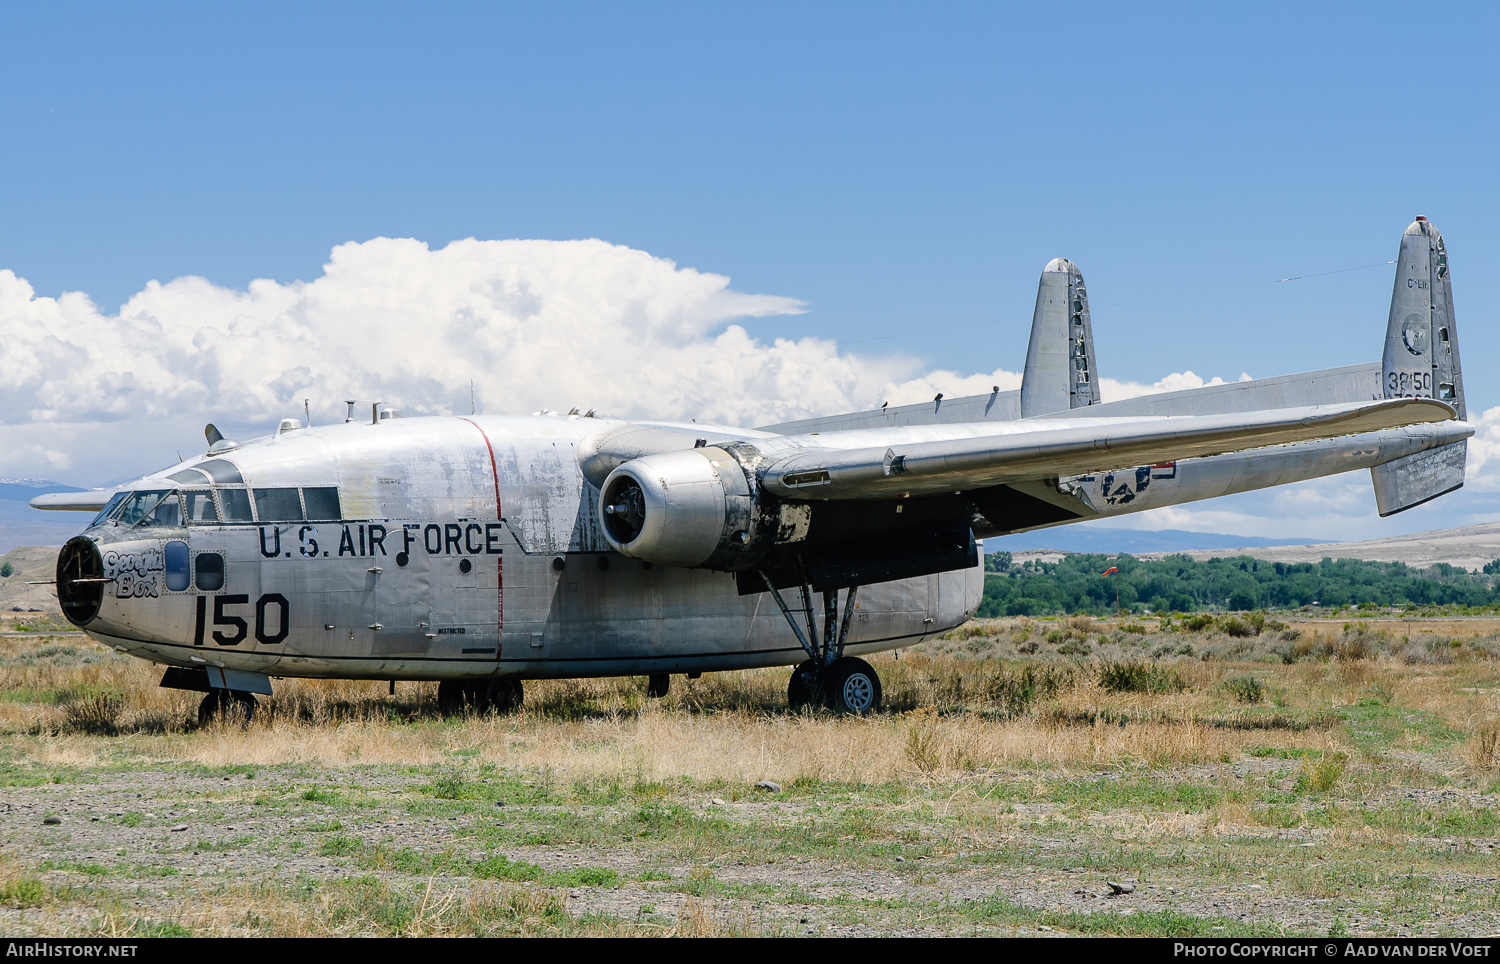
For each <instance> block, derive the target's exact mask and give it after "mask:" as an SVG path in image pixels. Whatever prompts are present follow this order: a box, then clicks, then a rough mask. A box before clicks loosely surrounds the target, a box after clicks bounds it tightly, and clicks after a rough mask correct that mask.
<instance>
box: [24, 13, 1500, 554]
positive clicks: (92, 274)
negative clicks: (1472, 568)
mask: <svg viewBox="0 0 1500 964" xmlns="http://www.w3.org/2000/svg"><path fill="white" fill-rule="evenodd" d="M1497 19H1500V17H1497V14H1496V12H1495V8H1493V7H1487V6H1477V5H1476V6H1467V7H1465V6H1455V7H1445V8H1443V9H1442V10H1441V12H1438V11H1425V10H1421V9H1419V8H1413V7H1411V6H1409V5H1401V6H1398V5H1394V4H1391V5H1371V4H1360V5H1325V6H1318V7H1313V8H1311V9H1309V8H1308V7H1307V6H1306V5H1293V4H1285V5H1255V6H1253V7H1236V8H1232V9H1231V8H1229V7H1227V5H1181V6H1174V5H1158V6H1152V7H1147V8H1144V9H1139V8H1126V7H1122V6H1115V5H1098V6H1090V5H1086V4H1085V5H1068V6H1066V7H1056V6H1046V5H1035V4H1033V5H1026V6H1015V7H1007V6H1000V5H993V4H985V5H958V4H950V5H943V6H934V5H920V6H919V5H911V6H894V5H880V4H869V3H862V4H850V5H822V6H811V5H806V4H797V5H784V6H775V5H769V4H761V5H755V6H754V7H753V8H747V7H730V6H728V5H723V6H717V7H711V6H708V5H702V4H683V5H669V4H652V5H643V6H639V7H624V6H621V5H603V4H600V5H571V6H564V5H537V4H527V5H520V6H511V7H508V6H503V5H498V4H484V5H476V6H466V5H453V4H450V5H444V6H441V7H433V6H416V5H412V6H389V5H385V6H383V5H378V4H360V5H339V4H320V5H307V4H297V5H279V6H278V5H274V4H261V5H256V6H254V7H252V8H244V9H241V10H229V9H227V8H222V7H219V6H206V5H180V6H173V5H143V6H132V7H128V8H126V7H119V6H113V5H109V6H106V5H93V6H91V5H77V6H71V7H67V8H59V7H55V6H36V7H14V8H10V9H8V10H7V15H6V30H5V34H4V38H3V40H0V44H3V45H4V47H3V49H4V56H0V109H3V126H0V130H3V131H4V133H3V141H0V145H3V150H0V270H3V269H8V270H9V271H11V272H14V274H15V275H16V276H18V277H19V278H21V279H25V281H26V282H28V283H29V284H30V285H31V287H32V289H33V291H34V296H35V297H36V298H56V297H58V296H60V295H62V294H63V293H64V292H82V293H84V294H86V295H87V296H88V297H89V298H90V299H91V300H92V302H93V303H94V304H95V305H96V306H97V307H98V309H99V312H100V314H101V315H102V316H107V317H113V316H114V315H115V314H116V313H118V312H119V311H120V308H121V306H122V304H124V303H126V302H127V300H129V299H131V298H132V297H134V296H136V295H137V294H138V293H140V292H142V291H143V290H144V289H145V288H146V286H147V283H148V282H150V281H152V280H157V281H160V282H162V283H164V284H165V283H167V282H170V281H171V280H172V279H176V278H182V277H185V276H196V277H201V278H204V279H206V280H207V282H209V283H210V284H211V285H213V286H215V288H219V289H227V290H230V291H236V290H243V289H245V288H246V287H247V285H249V284H250V282H251V281H252V280H254V279H259V278H264V279H272V280H274V281H275V282H277V283H279V284H281V285H290V284H292V283H293V282H296V281H299V280H300V281H305V282H313V281H315V280H316V279H318V278H319V277H321V276H322V275H323V272H324V265H325V264H327V263H329V261H330V252H332V251H333V249H334V248H335V247H336V246H338V245H342V244H346V243H348V242H368V241H370V240H371V239H375V238H381V237H385V238H415V239H418V240H420V241H423V242H426V243H427V244H428V245H429V246H430V248H432V249H434V250H436V249H440V248H442V247H443V246H445V245H447V244H448V243H449V242H452V241H455V240H460V239H464V238H470V237H472V238H477V239H481V240H489V239H494V240H502V239H539V240H550V241H566V240H578V239H589V238H598V239H602V240H604V241H607V242H609V243H611V244H613V245H621V246H625V247H628V248H631V249H635V250H637V251H641V252H646V253H649V254H650V255H651V256H653V257H654V258H657V259H667V260H669V261H671V262H675V264H676V265H678V266H680V267H682V268H693V269H697V270H698V271H700V272H708V273H713V274H716V275H723V276H727V277H728V278H729V279H730V280H729V285H730V287H731V288H732V290H734V291H738V292H746V293H752V294H764V295H770V296H777V297H780V298H783V299H796V300H797V301H800V302H802V303H804V305H805V310H804V311H802V312H801V313H784V312H768V313H765V314H762V315H760V316H758V317H757V316H748V317H743V318H740V319H739V320H737V321H734V323H737V324H740V325H742V326H743V328H744V329H745V331H746V332H747V334H748V336H749V337H750V338H752V339H755V340H757V341H758V342H760V343H764V344H766V345H769V344H772V343H774V340H775V339H777V338H789V339H804V338H809V337H811V338H815V339H825V340H832V341H836V342H837V346H838V348H837V352H838V353H839V354H841V355H847V354H849V353H853V354H858V355H864V356H869V357H872V358H875V359H876V361H877V362H878V364H876V363H874V362H872V364H874V365H875V367H876V368H879V367H880V366H881V365H886V366H887V368H889V370H890V372H895V374H889V372H887V374H889V377H888V378H886V382H889V383H891V384H897V383H901V382H903V381H909V380H910V379H911V378H913V377H916V376H918V375H921V374H922V373H927V372H952V373H955V374H956V375H959V376H968V375H974V374H976V373H988V372H991V371H993V370H995V369H997V368H1002V367H1003V368H1008V369H1011V370H1018V369H1019V367H1020V365H1021V361H1022V358H1023V356H1024V352H1025V340H1026V330H1027V325H1028V323H1029V320H1030V313H1031V305H1032V302H1033V300H1034V298H1035V285H1036V277H1037V273H1038V272H1039V271H1040V269H1041V267H1042V265H1044V264H1045V263H1046V262H1047V261H1048V260H1049V259H1051V258H1053V257H1057V256H1065V257H1068V258H1071V259H1073V260H1074V261H1075V262H1077V263H1078V264H1079V265H1080V267H1081V268H1082V270H1083V272H1084V274H1085V276H1086V277H1087V279H1088V281H1089V285H1090V292H1091V295H1092V297H1093V300H1094V305H1093V307H1094V324H1095V338H1096V344H1097V349H1098V355H1099V360H1100V366H1101V369H1102V370H1103V373H1104V374H1105V375H1108V376H1113V377H1115V378H1118V379H1122V380H1129V381H1134V382H1140V383H1145V384H1150V383H1152V382H1154V381H1156V380H1158V379H1161V378H1164V377H1166V376H1169V375H1171V374H1173V373H1180V372H1184V371H1187V370H1191V371H1193V372H1195V373H1197V374H1198V375H1199V376H1202V377H1205V378H1207V377H1210V376H1220V377H1223V378H1226V379H1233V378H1235V377H1237V376H1239V375H1240V373H1241V372H1248V373H1249V374H1251V375H1254V376H1263V375H1271V374H1279V373H1284V372H1289V371H1299V370H1305V369H1311V368H1321V367H1328V366H1332V365H1340V364H1349V363H1354V362H1359V361H1366V360H1372V359H1376V358H1378V357H1379V350H1380V348H1379V346H1380V339H1381V334H1382V330H1383V325H1384V320H1385V314H1386V305H1387V302H1388V300H1389V296H1390V284H1391V269H1390V268H1389V267H1388V266H1386V265H1384V262H1386V261H1389V260H1390V259H1392V258H1394V257H1395V253H1396V248H1397V244H1398V241H1399V237H1400V233H1401V231H1402V229H1403V228H1404V227H1405V226H1406V225H1407V224H1408V223H1409V222H1410V221H1411V219H1412V217H1413V216H1414V215H1416V214H1419V213H1420V214H1425V215H1427V216H1429V217H1430V218H1431V219H1432V220H1433V221H1434V222H1435V223H1436V224H1437V225H1438V227H1439V228H1440V229H1441V230H1442V231H1443V233H1444V235H1445V237H1446V238H1447V239H1448V243H1449V250H1450V253H1451V260H1452V266H1453V278H1454V294H1455V301H1456V305H1457V311H1458V321H1459V329H1460V337H1461V344H1462V349H1463V358H1464V368H1465V373H1466V386H1467V389H1468V393H1469V402H1470V406H1471V409H1472V410H1474V411H1475V412H1476V413H1478V412H1482V411H1484V410H1486V409H1489V408H1492V407H1495V406H1500V381H1497V380H1496V379H1495V378H1493V377H1490V375H1489V373H1490V372H1491V371H1493V370H1494V369H1495V367H1496V366H1495V360H1496V359H1495V355H1496V352H1497V349H1500V344H1497V340H1496V339H1497V336H1496V334H1495V331H1494V326H1493V325H1491V324H1490V323H1489V318H1490V315H1491V313H1492V306H1493V305H1495V304H1496V303H1497V298H1500V274H1497V271H1496V265H1497V264H1500V259H1497V255H1500V231H1497V228H1496V224H1497V219H1496V217H1495V214H1496V211H1495V207H1496V194H1495V186H1494V185H1495V175H1494V171H1495V157H1496V154H1497V151H1496V147H1497V144H1496V140H1497V135H1496V130H1497V124H1496V106H1495V105H1496V103H1497V100H1500V98H1497V94H1500V90H1497V83H1496V67H1495V58H1494V55H1493V51H1494V50H1495V46H1496V40H1497V37H1496V33H1497V31H1496V26H1497ZM1370 265H1377V266H1378V267H1365V266H1370ZM1351 268H1357V269H1360V270H1348V271H1346V270H1343V269H1351ZM1323 272H1338V273H1332V274H1321V276H1319V277H1308V276H1310V275H1320V273H1323ZM1290 276H1303V280H1300V281H1294V282H1284V283H1276V282H1277V279H1279V278H1285V277H1290ZM715 319H716V320H715V322H714V323H715V324H717V325H718V326H719V328H720V329H722V328H723V327H724V326H726V325H728V324H730V323H731V319H728V318H727V317H720V316H715ZM709 334H710V335H711V334H712V332H710V333H709ZM903 365H904V366H905V368H902V366H903ZM891 366H894V367H891ZM881 370H882V371H885V370H886V369H881ZM318 371H320V370H319V369H317V368H316V366H314V372H315V375H316V373H317V372H318ZM506 377H507V375H506V373H505V372H503V371H501V372H493V373H491V378H492V379H493V380H494V382H496V383H499V382H503V381H504V380H505V378H506ZM625 377H626V378H627V379H628V377H629V376H625ZM986 377H988V376H986ZM870 384H875V383H874V382H872V383H870ZM882 384H883V383H882ZM321 388H323V389H326V393H327V395H328V396H330V397H332V396H341V394H342V393H343V392H344V389H343V388H342V387H340V386H337V385H332V384H329V385H324V386H321ZM481 388H488V389H489V391H490V394H491V396H492V397H494V398H496V399H500V398H503V397H506V396H504V393H503V392H502V390H501V386H500V385H498V384H492V385H488V386H485V385H482V386H481ZM288 391H290V390H288ZM871 392H875V394H879V392H878V391H876V390H875V389H870V390H869V391H866V392H864V393H863V394H861V393H860V392H853V393H852V394H851V395H850V396H849V397H850V398H851V399H852V398H856V397H858V398H860V399H864V398H866V397H867V396H868V397H873V396H872V395H871ZM287 397H288V398H290V397H291V396H290V395H288V396H287ZM528 403H529V398H528ZM178 404H179V406H180V405H181V404H182V403H180V402H179V403H178ZM408 404H410V403H408ZM543 404H545V402H543ZM809 404H811V403H809ZM255 411H256V414H255V415H254V417H253V418H252V417H251V416H249V415H247V416H246V419H245V420H246V423H247V426H248V424H249V423H250V422H252V421H254V420H255V418H259V417H260V414H261V413H260V411H259V409H256V410H255ZM664 414H672V413H664ZM235 417H236V416H235V414H234V413H233V412H225V411H222V410H220V411H207V410H205V411H200V412H192V413H183V420H182V425H186V424H187V423H188V422H193V423H194V424H197V425H201V423H202V422H203V421H208V420H219V421H228V422H231V423H233V422H234V420H235ZM81 418H82V417H81V416H80V417H79V419H81ZM4 419H5V422H4V425H5V429H6V430H7V431H9V430H14V431H12V432H11V441H10V443H9V445H10V448H11V449H12V452H13V453H20V452H23V451H29V450H28V449H26V446H27V445H30V444H32V443H31V442H29V441H24V439H23V436H24V437H25V438H30V437H31V436H26V435H25V432H26V425H25V424H23V423H28V422H32V423H35V422H37V421H38V419H39V417H38V416H35V415H30V416H28V415H26V414H23V413H20V412H15V411H13V412H11V413H8V414H6V415H5V416H4ZM79 419H74V422H73V423H70V424H76V425H82V424H83V422H85V421H88V419H82V421H80V420H79ZM122 419H123V416H118V415H116V416H110V417H103V416H100V417H97V418H93V421H92V422H89V424H94V425H96V426H104V425H112V426H113V427H114V429H115V430H116V431H117V430H119V429H122V428H125V429H129V430H130V431H133V432H138V433H144V434H146V435H148V436H150V437H152V438H153V439H155V440H158V441H159V448H160V451H153V452H152V453H151V454H150V455H149V456H147V455H135V454H133V453H134V452H135V450H138V449H140V448H141V446H133V447H130V448H129V449H125V448H119V447H117V448H110V447H109V446H108V445H104V446H102V447H101V445H100V444H99V443H98V439H97V437H96V436H94V435H91V434H90V433H89V432H88V431H85V430H83V429H81V428H80V429H78V430H77V431H70V432H62V433H60V435H59V437H60V438H63V442H59V445H63V446H64V448H66V447H67V446H72V448H67V450H66V451H64V452H63V455H64V456H66V457H57V456H56V455H55V453H54V456H52V457H51V458H52V461H51V462H47V461H46V460H45V459H41V460H38V459H32V460H31V461H28V457H26V456H22V455H13V456H12V457H11V458H10V459H9V461H5V460H4V459H0V472H3V473H4V474H7V475H23V474H37V475H44V476H47V477H51V478H64V477H65V478H64V480H65V481H69V482H75V483H77V484H98V483H100V482H103V481H105V479H106V478H109V477H114V476H118V475H121V474H128V473H129V472H131V471H137V470H138V471H146V470H149V469H151V468H155V467H156V465H157V463H160V462H161V461H162V459H161V458H160V457H159V456H160V455H161V454H162V453H163V452H166V453H168V454H170V451H172V450H175V449H176V448H177V447H180V446H181V445H184V444H187V445H191V444H194V440H193V439H191V438H183V437H181V436H182V434H183V432H184V429H183V428H182V427H181V425H178V423H177V422H173V421H171V420H170V419H168V420H165V421H163V420H160V419H157V420H155V421H153V420H152V419H150V418H145V417H142V418H141V419H136V420H131V419H123V421H122ZM40 420H41V421H43V422H45V418H40ZM34 427H35V426H34V425H33V428H34ZM247 430H248V428H247ZM17 433H19V434H17ZM5 438H6V434H5V432H4V431H0V440H3V439H5ZM23 441H24V444H23ZM58 451H62V450H61V449H60V450H58ZM90 451H100V452H108V453H113V454H114V455H115V456H117V457H118V458H119V460H120V464H119V465H118V466H107V465H105V464H103V463H101V462H100V461H99V459H97V458H93V457H91V456H90V455H88V454H87V453H88V452H90ZM132 459H135V460H136V461H132ZM112 467H119V468H121V469H122V471H120V472H113V471H110V469H111V468H112ZM1346 481H1347V480H1346ZM1362 485H1363V487H1364V491H1365V495H1364V501H1365V502H1369V503H1371V504H1370V505H1367V506H1365V507H1364V508H1365V509H1366V510H1368V511H1365V512H1364V514H1363V515H1358V514H1356V515H1350V516H1349V517H1348V518H1349V519H1350V520H1351V521H1350V522H1349V523H1348V525H1347V526H1346V528H1347V529H1348V533H1349V534H1350V535H1351V536H1363V535H1366V534H1368V533H1369V532H1371V531H1391V529H1390V527H1391V526H1405V527H1407V528H1425V527H1430V526H1432V525H1445V524H1456V523H1457V522H1461V521H1472V520H1475V519H1478V518H1480V517H1481V516H1483V517H1486V518H1488V517H1492V515H1487V514H1493V513H1496V512H1500V503H1496V502H1495V500H1494V497H1493V496H1487V495H1484V494H1483V493H1482V492H1479V491H1477V489H1476V487H1475V486H1471V487H1470V488H1469V489H1466V490H1465V492H1464V493H1463V494H1462V495H1461V496H1459V497H1456V498H1450V499H1446V500H1441V501H1440V503H1435V504H1434V505H1433V506H1432V507H1424V509H1422V510H1418V511H1417V512H1413V513H1408V514H1407V517H1409V518H1406V519H1404V520H1403V519H1398V520H1388V522H1387V523H1383V524H1382V525H1386V526H1387V528H1386V529H1379V530H1372V529H1370V527H1371V526H1374V525H1377V524H1376V523H1374V522H1373V521H1372V518H1371V516H1372V513H1373V504H1372V500H1370V499H1369V497H1368V482H1367V481H1366V482H1363V483H1362ZM1471 490H1475V491H1471ZM1319 491H1322V490H1319ZM1351 491H1352V490H1351ZM1268 498H1270V497H1268V496H1264V495H1261V496H1247V497H1241V499H1240V501H1239V502H1233V500H1231V502H1232V504H1233V505H1235V506H1240V505H1243V508H1244V511H1243V512H1240V515H1241V516H1243V517H1244V519H1246V520H1248V519H1250V518H1251V517H1254V518H1266V519H1272V520H1273V521H1274V519H1273V517H1274V516H1275V515H1276V513H1277V512H1278V511H1281V510H1280V509H1278V508H1277V506H1276V505H1275V504H1273V503H1272V502H1269V501H1266V500H1267V499H1268ZM1351 498H1352V497H1351ZM1257 499H1259V500H1261V501H1259V502H1257V501H1255V500H1257ZM1304 501H1305V500H1304ZM1346 501H1347V500H1346ZM1283 508H1284V507H1283ZM1234 511H1236V512H1239V511H1240V510H1239V509H1235V510H1234ZM1350 511H1351V512H1353V511H1354V510H1353V509H1351V510H1350ZM1362 511H1363V510H1362ZM1419 514H1420V518H1418V516H1419ZM1206 518H1207V517H1205V519H1206ZM1356 518H1357V519H1358V520H1360V521H1357V522H1356V521H1354V520H1356ZM1413 520H1415V521H1413ZM1191 521H1192V520H1188V524H1191ZM1200 521H1203V520H1200ZM1218 521H1222V522H1225V523H1226V524H1227V523H1229V522H1233V521H1234V520H1233V519H1231V518H1228V517H1225V518H1223V519H1220V520H1218ZM1131 524H1134V525H1139V524H1143V523H1142V522H1141V521H1140V520H1135V521H1132V522H1131ZM1171 524H1172V525H1174V526H1178V527H1182V526H1183V525H1184V522H1183V519H1182V518H1177V519H1175V520H1173V521H1172V522H1171ZM1203 524H1204V525H1207V524H1208V522H1207V521H1203ZM1244 524H1246V525H1249V524H1250V523H1249V522H1248V521H1247V522H1245V523H1244ZM1163 525H1166V523H1165V522H1164V523H1163ZM1356 530H1358V531H1356ZM1219 531H1223V530H1222V529H1220V530H1219ZM1317 534H1318V535H1319V536H1321V535H1323V533H1321V532H1320V533H1317Z"/></svg>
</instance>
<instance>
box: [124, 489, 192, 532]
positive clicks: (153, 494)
mask: <svg viewBox="0 0 1500 964" xmlns="http://www.w3.org/2000/svg"><path fill="white" fill-rule="evenodd" d="M173 494H174V493H171V492H165V491H163V490H161V489H156V490H154V491H149V492H131V493H130V494H129V495H127V496H126V497H125V498H124V499H122V500H120V507H119V508H118V509H117V510H115V521H116V522H118V523H119V524H120V525H122V526H133V525H135V524H136V523H137V522H140V521H141V520H142V519H145V518H146V516H148V515H149V514H150V513H151V511H152V510H153V509H155V508H156V507H157V506H158V505H159V504H160V503H161V500H162V499H164V498H166V497H167V496H169V495H173ZM172 504H173V506H174V508H175V506H176V504H177V500H176V499H175V498H174V499H173V500H172ZM150 524H151V523H149V522H148V523H147V525H150Z"/></svg>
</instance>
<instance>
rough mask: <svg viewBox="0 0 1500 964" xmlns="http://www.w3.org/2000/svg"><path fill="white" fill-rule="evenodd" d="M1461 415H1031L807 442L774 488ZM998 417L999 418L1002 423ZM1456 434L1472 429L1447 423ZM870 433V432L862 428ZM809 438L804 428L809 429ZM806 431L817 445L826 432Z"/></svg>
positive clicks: (852, 485) (1378, 406)
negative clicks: (873, 440)
mask: <svg viewBox="0 0 1500 964" xmlns="http://www.w3.org/2000/svg"><path fill="white" fill-rule="evenodd" d="M1453 417H1454V411H1453V409H1452V408H1451V407H1449V406H1448V405H1445V404H1443V403H1442V402H1438V401H1433V400H1430V399H1413V398H1397V399H1385V400H1377V401H1368V402H1351V403H1346V404H1342V405H1322V406H1308V407H1302V408H1285V409H1275V410H1271V411H1263V412H1250V413H1235V414H1227V415H1201V416H1173V417H1164V418H1145V419H1099V418H1084V419H1073V420H1063V419H1058V420H1052V419H1047V420H1029V421H1026V422H1013V423H1008V424H1007V425H1005V426H1004V430H1003V431H1002V432H1001V433H998V434H985V435H980V436H977V437H970V438H955V439H949V440H941V441H937V440H934V441H919V442H912V443H909V444H903V443H901V442H897V443H895V444H892V445H889V446H882V447H861V448H853V449H846V450H842V451H839V450H830V449H827V448H823V447H821V446H820V447H819V449H818V450H817V451H808V448H809V447H811V446H810V445H806V444H804V446H803V447H802V448H801V451H799V452H798V453H796V454H789V455H787V456H786V457H785V458H782V459H780V460H777V461H776V462H774V463H773V464H772V465H770V466H769V467H768V469H767V471H766V473H765V476H764V484H765V486H766V488H767V489H769V490H770V491H772V492H774V493H775V494H777V495H780V496H783V497H786V498H793V499H862V498H897V497H900V496H902V495H906V494H910V495H928V494H936V493H940V492H955V491H963V490H965V489H971V488H976V487H979V486H987V485H999V484H1003V483H1009V482H1021V481H1027V480H1033V479H1038V478H1055V477H1060V476H1069V475H1085V474H1088V473H1091V472H1104V471H1110V470H1113V469H1122V468H1128V467H1130V466H1134V465H1143V464H1150V463H1154V462H1166V461H1173V460H1176V459H1189V458H1201V457H1204V456H1211V455H1222V454H1225V453H1227V452H1237V451H1242V450H1245V449H1254V448H1262V447H1265V446H1269V445H1285V444H1288V443H1291V442H1309V441H1314V440H1318V439H1328V438H1338V437H1340V436H1345V435H1358V434H1361V433H1364V432H1376V431H1381V430H1384V429H1393V428H1401V427H1403V426H1408V425H1418V424H1422V423H1429V422H1442V421H1447V420H1450V419H1452V418H1453ZM997 427H998V426H997ZM1445 430H1446V431H1448V432H1450V433H1452V434H1454V435H1455V438H1459V437H1463V438H1466V437H1468V436H1469V435H1472V434H1473V430H1472V429H1471V428H1469V427H1468V426H1467V425H1464V424H1463V423H1454V425H1452V426H1447V427H1445ZM861 434H862V435H865V436H866V437H868V434H869V433H861ZM804 438H805V437H804ZM828 439H829V437H827V436H824V437H822V438H821V439H819V440H817V441H813V440H811V439H808V440H807V441H808V442H810V443H811V444H813V445H816V444H818V442H824V443H825V444H826V441H827V440H828Z"/></svg>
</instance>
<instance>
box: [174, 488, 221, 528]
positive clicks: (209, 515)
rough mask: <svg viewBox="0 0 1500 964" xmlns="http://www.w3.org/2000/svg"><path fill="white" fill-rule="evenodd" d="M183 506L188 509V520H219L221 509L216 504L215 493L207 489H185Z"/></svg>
mask: <svg viewBox="0 0 1500 964" xmlns="http://www.w3.org/2000/svg"><path fill="white" fill-rule="evenodd" d="M182 502H183V506H184V507H185V508H186V510H187V521H188V522H189V523H195V522H218V521H219V510H218V509H217V508H216V507H215V506H214V495H213V493H212V492H209V491H208V490H206V489H197V490H194V489H184V490H183V492H182Z"/></svg>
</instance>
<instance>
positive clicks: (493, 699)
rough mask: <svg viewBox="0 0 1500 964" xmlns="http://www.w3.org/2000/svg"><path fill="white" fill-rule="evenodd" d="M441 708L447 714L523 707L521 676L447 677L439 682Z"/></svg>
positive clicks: (497, 710) (460, 714)
mask: <svg viewBox="0 0 1500 964" xmlns="http://www.w3.org/2000/svg"><path fill="white" fill-rule="evenodd" d="M437 698H438V712H440V713H442V714H443V715H444V716H462V715H463V714H465V713H474V714H477V715H483V714H485V713H509V712H511V711H512V710H517V709H520V707H521V702H522V701H523V700H524V699H525V698H526V694H525V692H524V691H523V690H522V688H521V681H520V680H518V679H481V680H457V679H447V680H443V681H442V682H441V683H439V684H438V691H437Z"/></svg>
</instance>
